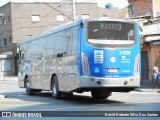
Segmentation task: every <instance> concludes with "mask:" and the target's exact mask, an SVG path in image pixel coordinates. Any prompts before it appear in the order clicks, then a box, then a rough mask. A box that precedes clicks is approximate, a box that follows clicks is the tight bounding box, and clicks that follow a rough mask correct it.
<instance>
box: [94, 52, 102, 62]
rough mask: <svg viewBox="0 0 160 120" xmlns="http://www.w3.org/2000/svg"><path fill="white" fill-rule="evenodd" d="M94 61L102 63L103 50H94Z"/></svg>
mask: <svg viewBox="0 0 160 120" xmlns="http://www.w3.org/2000/svg"><path fill="white" fill-rule="evenodd" d="M94 63H96V64H103V51H102V50H94Z"/></svg>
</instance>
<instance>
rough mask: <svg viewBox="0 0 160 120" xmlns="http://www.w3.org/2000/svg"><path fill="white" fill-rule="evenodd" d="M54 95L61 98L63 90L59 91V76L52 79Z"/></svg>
mask: <svg viewBox="0 0 160 120" xmlns="http://www.w3.org/2000/svg"><path fill="white" fill-rule="evenodd" d="M52 96H53V97H54V98H56V99H59V98H61V92H60V91H59V85H58V78H57V77H56V76H54V77H53V79H52Z"/></svg>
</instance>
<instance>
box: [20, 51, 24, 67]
mask: <svg viewBox="0 0 160 120" xmlns="http://www.w3.org/2000/svg"><path fill="white" fill-rule="evenodd" d="M23 62H24V51H19V63H20V64H23Z"/></svg>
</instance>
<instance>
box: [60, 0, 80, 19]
mask: <svg viewBox="0 0 160 120" xmlns="http://www.w3.org/2000/svg"><path fill="white" fill-rule="evenodd" d="M61 4H62V9H63V11H64V12H65V13H67V14H70V13H71V16H72V17H73V20H74V21H76V20H77V15H76V5H75V4H76V0H62V1H61Z"/></svg>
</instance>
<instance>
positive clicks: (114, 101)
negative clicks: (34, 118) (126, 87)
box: [0, 81, 160, 120]
mask: <svg viewBox="0 0 160 120" xmlns="http://www.w3.org/2000/svg"><path fill="white" fill-rule="evenodd" d="M0 94H1V95H6V96H7V98H0V111H73V112H75V111H84V112H85V111H94V112H95V111H97V113H98V112H99V111H106V112H110V111H153V112H154V111H160V93H157V92H138V91H132V92H129V93H117V92H114V93H112V96H110V97H109V98H108V99H106V100H95V99H92V97H91V94H90V93H89V92H86V93H83V94H76V93H74V96H73V97H68V98H64V99H60V100H57V99H54V98H52V96H51V93H50V92H42V93H37V94H35V95H33V96H28V95H26V94H25V90H24V89H21V88H19V87H18V82H17V81H0ZM88 114H89V113H88ZM94 114H95V113H94ZM58 117H60V116H58ZM71 117H72V116H71ZM121 118H122V117H121ZM132 118H133V117H132ZM141 118H142V117H141ZM72 119H73V118H72ZM78 119H79V118H78ZM94 119H95V118H94ZM105 119H106V118H105ZM112 119H114V118H113V117H112ZM128 119H129V118H127V120H128ZM146 119H149V117H146ZM154 119H155V120H158V119H159V118H157V117H154Z"/></svg>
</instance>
